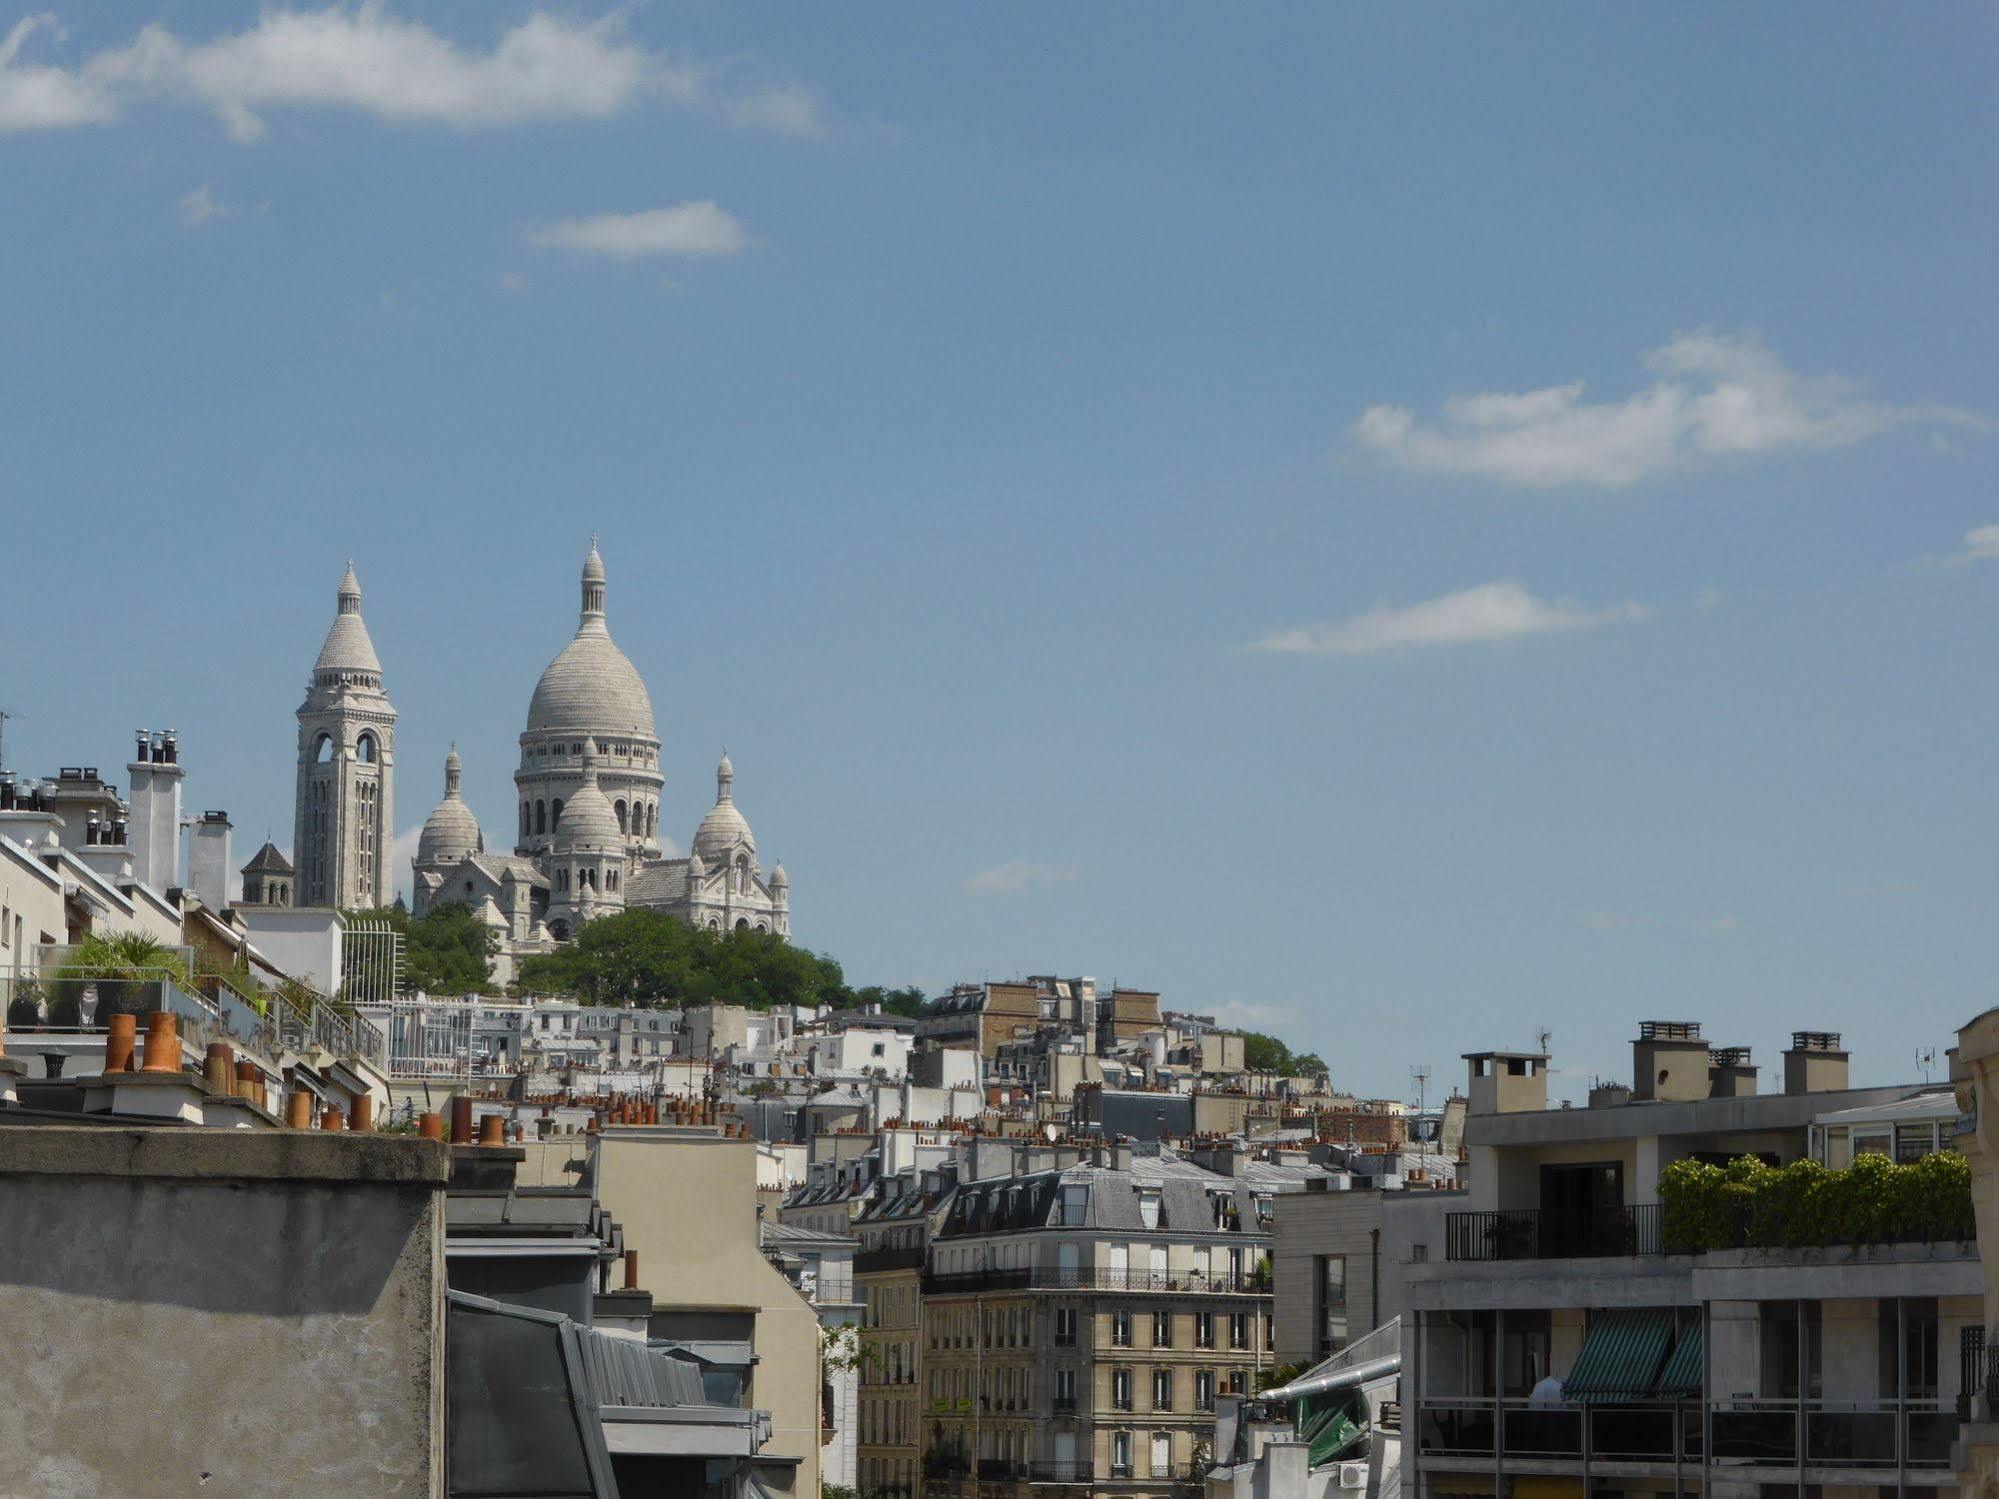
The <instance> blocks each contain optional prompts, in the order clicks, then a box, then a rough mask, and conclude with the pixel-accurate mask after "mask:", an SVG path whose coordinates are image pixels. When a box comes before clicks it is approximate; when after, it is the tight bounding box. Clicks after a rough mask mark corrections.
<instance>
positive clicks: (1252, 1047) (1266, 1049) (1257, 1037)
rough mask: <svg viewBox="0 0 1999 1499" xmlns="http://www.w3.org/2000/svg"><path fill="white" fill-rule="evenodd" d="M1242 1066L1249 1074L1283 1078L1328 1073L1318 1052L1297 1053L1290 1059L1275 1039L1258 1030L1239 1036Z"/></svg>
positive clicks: (1288, 1054)
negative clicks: (1260, 1073) (1267, 1074)
mask: <svg viewBox="0 0 1999 1499" xmlns="http://www.w3.org/2000/svg"><path fill="white" fill-rule="evenodd" d="M1242 1064H1243V1066H1245V1067H1247V1068H1248V1069H1249V1070H1250V1071H1251V1072H1275V1073H1278V1074H1280V1075H1282V1076H1284V1077H1323V1076H1326V1075H1328V1074H1329V1073H1330V1072H1331V1069H1330V1068H1329V1067H1327V1066H1326V1064H1325V1063H1324V1062H1322V1061H1321V1060H1319V1056H1318V1053H1316V1052H1310V1051H1301V1052H1299V1053H1298V1054H1297V1055H1295V1056H1294V1055H1293V1054H1292V1052H1291V1048H1290V1047H1288V1046H1286V1045H1285V1044H1284V1043H1283V1042H1282V1041H1280V1040H1278V1039H1277V1037H1275V1036H1266V1035H1265V1034H1263V1032H1261V1031H1244V1032H1243V1033H1242Z"/></svg>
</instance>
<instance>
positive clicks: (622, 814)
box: [615, 800, 631, 833]
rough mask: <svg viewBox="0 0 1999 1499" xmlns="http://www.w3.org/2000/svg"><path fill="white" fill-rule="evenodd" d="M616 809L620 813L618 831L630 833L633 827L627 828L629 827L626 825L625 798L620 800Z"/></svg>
mask: <svg viewBox="0 0 1999 1499" xmlns="http://www.w3.org/2000/svg"><path fill="white" fill-rule="evenodd" d="M615 810H616V812H617V814H618V831H619V832H621V833H628V832H630V831H631V829H630V828H627V827H626V826H625V804H624V802H623V800H620V801H619V802H618V804H617V807H616V808H615Z"/></svg>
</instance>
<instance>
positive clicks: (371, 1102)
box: [349, 1093, 375, 1130]
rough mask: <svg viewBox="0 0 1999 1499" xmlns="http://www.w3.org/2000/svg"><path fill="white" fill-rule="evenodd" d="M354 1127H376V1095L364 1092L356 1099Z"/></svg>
mask: <svg viewBox="0 0 1999 1499" xmlns="http://www.w3.org/2000/svg"><path fill="white" fill-rule="evenodd" d="M349 1127H350V1128H352V1129H360V1130H371V1129H373V1128H374V1127H375V1096H374V1095H373V1094H372V1093H363V1094H361V1095H360V1096H359V1097H358V1098H356V1099H355V1100H354V1118H353V1123H352V1124H351V1125H350V1126H349Z"/></svg>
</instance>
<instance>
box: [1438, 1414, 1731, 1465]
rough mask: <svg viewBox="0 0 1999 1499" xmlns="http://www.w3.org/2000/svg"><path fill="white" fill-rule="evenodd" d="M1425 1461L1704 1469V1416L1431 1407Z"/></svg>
mask: <svg viewBox="0 0 1999 1499" xmlns="http://www.w3.org/2000/svg"><path fill="white" fill-rule="evenodd" d="M1416 1440H1417V1450H1418V1451H1419V1452H1421V1453H1422V1455H1423V1456H1425V1457H1484V1458H1494V1459H1497V1458H1498V1457H1499V1456H1501V1455H1502V1454H1503V1455H1504V1456H1505V1457H1507V1458H1521V1459H1532V1460H1535V1461H1541V1462H1546V1461H1554V1462H1584V1461H1597V1462H1638V1463H1644V1462H1657V1463H1674V1462H1699V1461H1700V1455H1701V1409H1700V1406H1699V1405H1698V1404H1696V1403H1694V1402H1692V1401H1672V1400H1655V1401H1632V1402H1627V1403H1620V1404H1616V1405H1609V1404H1605V1405H1565V1406H1561V1407H1558V1408H1556V1409H1552V1410H1537V1409H1535V1408H1533V1407H1532V1406H1530V1405H1529V1404H1528V1402H1527V1401H1525V1400H1491V1399H1485V1400H1469V1399H1467V1400H1426V1401H1424V1402H1423V1404H1422V1405H1421V1407H1420V1408H1419V1412H1418V1425H1417V1437H1416Z"/></svg>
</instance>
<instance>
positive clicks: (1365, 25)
mask: <svg viewBox="0 0 1999 1499" xmlns="http://www.w3.org/2000/svg"><path fill="white" fill-rule="evenodd" d="M0 38H4V42H0V215H4V222H5V225H6V232H5V233H4V234H0V276H4V281H5V284H6V286H7V287H8V289H9V292H10V295H9V296H8V299H7V309H6V313H5V317H4V321H3V322H0V348H4V352H5V357H4V358H0V411H4V412H5V413H6V422H7V435H8V439H9V440H8V442H7V461H6V463H5V464H4V465H0V510H4V531H5V540H4V542H0V556H4V558H5V562H6V566H5V569H4V572H5V576H6V578H7V580H8V586H6V587H4V588H0V646H4V649H0V660H4V661H5V662H6V663H7V665H6V667H5V669H4V673H0V707H6V708H8V709H11V710H13V711H14V712H16V713H18V714H19V715H21V716H20V717H19V718H18V719H16V720H15V721H13V722H11V723H10V724H9V726H8V760H9V763H11V764H14V765H16V766H18V767H20V768H22V769H25V770H30V771H35V772H39V773H48V772H49V771H52V770H53V768H54V767H55V766H56V765H58V764H73V763H79V762H94V763H107V764H109V763H119V762H121V761H122V758H123V756H124V754H125V752H126V750H125V746H126V745H127V743H128V731H129V729H130V728H131V727H132V726H133V725H136V724H162V725H163V724H173V725H175V726H177V727H179V728H180V729H181V731H182V734H183V737H184V741H185V744H186V757H187V759H188V761H189V762H190V765H191V767H192V773H191V776H190V788H189V790H190V800H191V801H192V802H193V803H194V804H195V806H196V807H197V808H199V807H207V806H222V807H226V808H227V809H228V810H229V811H230V812H231V813H232V814H233V815H234V818H235V820H236V823H237V827H238V835H237V836H238V840H239V844H240V845H241V852H242V854H243V855H244V857H247V856H248V854H249V852H250V851H251V850H252V849H254V847H255V846H256V843H257V841H258V840H259V839H260V838H261V836H262V835H263V833H264V831H265V829H266V828H267V827H268V828H270V829H271V830H273V831H274V833H275V834H276V836H277V838H278V841H279V842H280V843H281V844H284V843H288V841H289V828H290V823H291V805H290V798H291V754H292V744H293V741H292V733H293V726H292V719H291V713H292V710H293V709H294V708H295V707H296V705H297V702H298V699H299V696H300V692H301V688H302V684H303V681H304V678H305V674H306V671H307V669H308V667H309V666H310V664H311V660H312V657H313V654H314V653H315V651H316V650H317V648H318V645H319V641H320V639H321V637H322V635H323V634H324V631H325V628H326V625H327V622H328V620H329V619H330V617H331V614H332V610H333V591H334V584H335V582H336V581H337V579H338V577H339V575H340V570H341V566H342V564H343V562H344V561H345V560H346V559H347V558H348V557H349V556H350V555H351V556H352V557H353V558H354V560H355V564H356V567H357V570H358V572H359V574H360V577H361V581H362V585H363V588H364V589H365V591H366V599H365V605H364V607H365V612H366V616H367V619H368V622H369V625H370V628H371V630H372V631H373V634H374V638H375V641H376V644H377V646H378V648H379V650H380V652H381V654H382V657H383V661H384V666H385V670H386V673H387V679H388V686H389V690H390V693H391V695H392V696H393V698H394V700H395V702H396V704H397V706H398V708H399V709H400V711H401V714H402V721H401V725H400V728H399V734H398V746H397V748H398V755H397V765H398V772H399V783H398V802H399V806H398V821H399V823H402V824H404V825H406V827H407V828H409V829H414V828H415V827H416V826H418V825H420V823H421V821H422V819H423V817H424V815H425V814H426V813H427V811H428V809H429V807H430V805H431V804H432V803H433V802H434V800H435V797H436V795H437V792H438V790H439V787H440V784H441V768H440V767H441V761H442V757H443V754H444V751H445V747H446V745H447V743H448V742H449V741H450V740H452V739H454V738H455V739H456V740H457V741H458V744H459V747H460V750H461V753H462V754H463V755H464V758H465V775H466V787H467V793H468V796H469V798H470V799H471V801H472V803H473V805H474V807H475V809H476V810H477V811H478V812H479V813H480V814H481V817H482V819H483V820H484V822H485V824H486V826H487V828H488V831H489V836H490V837H492V838H493V839H494V840H495V841H498V840H500V839H501V838H503V837H504V835H505V829H506V828H507V827H508V826H509V823H510V815H511V814H510V808H511V805H512V800H511V786H510V781H509V776H510V774H511V771H512V767H513V748H514V736H515V735H516V734H517V733H518V732H519V728H520V725H521V720H522V718H523V716H524V713H525V709H526V703H527V698H528V695H529V692H530V691H531V690H532V687H533V685H534V681H535V678H536V676H537V675H538V674H539V672H540V670H541V668H542V666H543V665H544V664H545V663H546V661H547V660H548V658H549V657H550V656H552V655H553V654H554V653H555V651H556V650H557V649H559V647H560V646H561V645H562V644H563V642H564V641H565V640H566V639H567V638H568V636H569V634H570V632H571V630H572V629H573V627H574V619H575V607H576V587H575V580H576V570H577V567H578V564H579V562H580V560H581V557H582V554H583V551H584V548H585V546H586V543H587V538H588V536H589V534H590V533H591V532H593V531H595V532H599V533H601V535H602V538H603V546H604V551H605V557H606V561H607V565H608V567H609V570H610V578H611V594H610V616H611V625H612V629H613V632H614V633H615V635H616V636H617V638H618V640H619V642H620V643H621V645H623V647H624V648H625V649H626V651H627V652H628V653H629V654H630V655H631V657H632V658H633V660H634V661H635V662H636V663H637V664H638V666H639V668H640V670H641V671H642V672H643V673H644V674H645V676H646V678H647V680H648V682H649V684H650V687H651V691H652V695H653V699H654V704H655V708H656V711H657V714H658V717H659V720H660V724H661V731H662V736H663V738H664V741H665V753H666V759H667V771H668V784H667V792H666V798H665V805H664V813H665V816H664V817H663V819H662V820H663V822H664V823H665V824H666V825H667V827H666V830H667V831H669V832H670V833H671V834H672V836H673V837H674V838H675V839H676V840H678V841H679V842H681V843H683V844H684V842H685V841H686V839H687V838H688V837H689V836H690V834H691V832H692V829H693V826H694V824H695V822H696V821H697V820H698V819H699V817H700V815H701V813H702V811H703V810H705V808H706V806H707V805H708V803H709V801H710V800H711V798H712V795H713V782H712V779H711V777H712V767H713V764H714V761H715V758H716V755H717V752H718V750H719V749H720V747H721V746H722V745H723V744H725V743H726V744H727V745H728V747H729V750H730V753H731V755H732V757H733V759H734V762H735V766H736V771H737V783H736V787H737V793H738V800H739V802H740V803H741V804H742V806H743V807H744V809H745V811H746V812H747V814H748V815H749V817H750V819H751V820H752V822H753V824H754V825H755V828H756V831H757V836H758V843H759V847H760V849H761V850H762V852H763V853H764V855H765V857H766V859H767V860H768V859H770V858H772V857H773V856H777V857H782V858H783V860H784V862H785V864H786V867H787V869H788V870H789V872H790V874H791V876H792V880H793V894H794V907H795V920H796V926H797V932H798V936H799V938H800V940H802V941H804V942H806V943H808V944H809V945H812V946H814V947H818V948H821V949H824V950H827V951H830V952H832V953H833V954H835V955H836V956H838V957H839V958H840V959H841V960H842V961H843V963H845V965H846V967H847V970H848V972H849V974H850V976H851V977H852V978H853V979H854V980H855V981H857V982H867V981H881V982H887V983H905V982H915V983H920V984H923V985H925V986H927V987H941V986H943V985H945V984H947V983H949V982H951V981H952V980H955V979H960V978H978V977H981V976H993V977H1003V976H1009V975H1012V974H1014V973H1016V972H1035V971H1047V970H1051V969H1052V970H1059V971H1062V972H1067V973H1076V972H1087V973H1092V974H1095V975H1096V976H1097V977H1098V978H1100V979H1102V980H1106V981H1108V980H1111V979H1118V980H1122V981H1123V982H1126V983H1130V984H1142V985H1147V986H1153V987H1158V988H1160V989H1162V990H1163V991H1164V992H1165V994H1166V996H1167V1000H1168V1002H1169V1003H1171V1004H1175V1005H1179V1006H1183V1007H1187V1008H1194V1009H1199V1010H1210V1011H1219V1012H1221V1013H1222V1014H1223V1015H1225V1016H1228V1017H1231V1018H1234V1019H1237V1020H1245V1021H1249V1022H1252V1023H1257V1024H1261V1025H1262V1026H1264V1027H1265V1028H1268V1029H1273V1030H1277V1031H1279V1032H1280V1033H1282V1034H1284V1035H1285V1036H1286V1037H1288V1038H1289V1039H1291V1040H1292V1041H1293V1042H1294V1043H1297V1044H1301V1045H1306V1046H1311V1047H1315V1048H1317V1049H1319V1050H1320V1051H1321V1052H1322V1053H1323V1054H1324V1055H1325V1056H1326V1057H1327V1059H1328V1060H1329V1061H1330V1062H1331V1063H1332V1065H1333V1068H1334V1072H1335V1076H1336V1078H1337V1079H1338V1081H1340V1082H1341V1083H1342V1084H1344V1085H1346V1086H1349V1087H1353V1088H1357V1089H1359V1090H1361V1091H1363V1092H1367V1093H1377V1094H1393V1095H1399V1094H1403V1093H1405V1092H1406V1091H1407V1088H1408V1069H1409V1068H1410V1067H1411V1066H1413V1065H1416V1064H1418V1063H1427V1064H1429V1065H1431V1066H1433V1067H1434V1068H1435V1069H1436V1076H1437V1079H1438V1083H1437V1084H1433V1089H1434V1088H1435V1087H1437V1086H1441V1085H1442V1084H1444V1083H1448V1082H1450V1081H1452V1080H1455V1079H1456V1078H1457V1077H1458V1075H1459V1067H1460V1064H1459V1063H1458V1062H1457V1060H1456V1056H1457V1053H1459V1052H1461V1051H1465V1050H1469V1049H1473V1048H1476V1047H1489V1046H1501V1045H1518V1044H1523V1043H1527V1042H1531V1041H1532V1040H1533V1038H1534V1036H1535V1034H1536V1032H1537V1031H1538V1030H1540V1029H1541V1028H1543V1027H1547V1028H1549V1029H1551V1030H1552V1031H1553V1032H1554V1043H1553V1044H1554V1049H1555V1052H1556V1054H1557V1065H1558V1066H1559V1067H1560V1068H1562V1069H1564V1070H1563V1071H1562V1072H1561V1073H1560V1074H1559V1075H1558V1076H1557V1078H1556V1081H1555V1091H1556V1093H1557V1094H1558V1095H1561V1094H1563V1093H1571V1094H1575V1095H1577V1096H1579V1095H1580V1092H1581V1090H1582V1089H1583V1088H1584V1087H1586V1086H1587V1082H1588V1079H1589V1077H1590V1076H1591V1075H1592V1074H1595V1073H1602V1074H1606V1075H1615V1076H1623V1075H1625V1074H1626V1073H1627V1072H1628V1051H1627V1048H1626V1046H1625V1043H1626V1042H1627V1041H1628V1039H1629V1037H1630V1036H1631V1035H1632V1034H1634V1031H1633V1026H1634V1025H1635V1023H1636V1021H1638V1020H1639V1019H1641V1018H1648V1017H1659V1018H1695V1019H1702V1020H1705V1021H1706V1022H1707V1024H1708V1031H1709V1034H1710V1035H1712V1036H1714V1037H1715V1039H1716V1040H1717V1041H1720V1042H1725V1043H1735V1044H1749V1045H1753V1046H1755V1047H1757V1048H1758V1050H1759V1060H1761V1061H1762V1062H1763V1063H1764V1065H1765V1067H1766V1079H1767V1078H1768V1077H1769V1076H1770V1074H1771V1072H1773V1071H1774V1069H1775V1067H1776V1063H1777V1057H1776V1053H1777V1051H1778V1050H1779V1049H1780V1047H1781V1045H1782V1043H1783V1040H1784V1038H1785V1036H1786V1035H1787V1033H1788V1032H1789V1031H1790V1030H1791V1029H1793V1028H1807V1027H1809V1028H1830V1029H1838V1030H1841V1031H1843V1032H1845V1034H1846V1036H1847V1038H1848V1041H1849V1044H1850V1045H1851V1046H1852V1047H1853V1049H1854V1051H1855V1065H1856V1073H1857V1075H1858V1076H1860V1077H1863V1078H1867V1079H1874V1080H1888V1079H1893V1078H1901V1077H1906V1076H1911V1075H1915V1072H1916V1064H1915V1053H1916V1050H1917V1049H1918V1048H1919V1047H1921V1046H1925V1045H1938V1046H1941V1045H1943V1044H1944V1043H1945V1042H1946V1041H1947V1040H1948V1038H1949V1033H1950V1031H1951V1030H1952V1029H1953V1028H1954V1027H1955V1026H1956V1025H1957V1024H1958V1023H1960V1022H1961V1021H1962V1020H1963V1019H1965V1018H1966V1017H1968V1016H1969V1015H1970V1014H1972V1013H1974V1012H1976V1011H1978V1010H1980V1009H1982V1008H1984V1007H1985V1006H1986V1005H1987V1004H1988V1003H1989V1002H1990V1001H1991V1000H1992V998H1993V994H1992V985H1991V975H1992V974H1993V972H1994V969H1995V958H1999V940H1996V935H1999V934H1995V925H1994V920H1993V915H1994V912H1995V909H1999V882H1995V870H1994V861H1993V848H1994V839H1993V837H1992V833H1993V830H1994V828H1995V827H1999V783H1995V780H1994V778H1993V776H1992V775H1991V773H1990V760H1991V747H1992V746H1993V744H1994V743H1995V742H1999V713H1995V711H1994V694H1993V693H1992V692H1991V691H1989V690H1988V689H1987V686H1986V680H1985V675H1984V672H1983V670H1982V669H1981V670H1974V669H1973V668H1974V667H1975V666H1976V665H1977V663H1979V662H1981V661H1989V660H1990V659H1991V658H1992V655H1993V651H1994V647H1995V644H1999V530H1995V531H1991V532H1983V533H1981V531H1980V528H1982V527H1986V526H1999V496H1996V495H1995V494H1994V493H1993V478H1994V473H1995V454H1999V432H1995V431H1994V430H1993V426H1992V422H1993V418H1994V417H1995V416H1999V374H1995V365H1994V361H1993V359H1992V350H1993V349H1994V348H1996V347H1999V305H1996V304H1995V299H1994V298H1993V296H1992V295H1991V291H1990V281H1991V263H1992V255H1991V252H1992V246H1993V243H1994V229H1995V223H1994V218H1995V209H1994V201H1993V195H1992V193H1991V191H1990V183H1991V169H1992V162H1993V161H1994V159H1995V146H1999V140H1995V136H1999V128H1996V127H1999V115H1996V114H1995V94H1994V90H1993V88H1992V79H1993V77H1994V75H1995V64H1999V47H1996V46H1995V21H1994V18H1993V13H1992V11H1991V10H1990V9H1989V8H1985V7H1935V8H1923V9H1917V10H1902V11H1894V12H1890V11H1886V10H1882V9H1880V8H1878V7H1857V6H1856V7H1845V6H1836V5H1827V6H1819V7H1814V8H1813V9H1812V11H1811V13H1810V17H1809V22H1808V23H1807V21H1806V18H1805V16H1804V14H1803V13H1802V12H1800V11H1799V10H1797V9H1796V8H1792V7H1761V8H1750V9H1748V10H1743V9H1740V8H1736V7H1725V6H1705V7H1703V6H1694V7H1685V6H1676V7H1665V6H1657V7H1614V8H1598V9H1588V8H1581V7H1573V8H1566V9H1560V10H1551V9H1540V10H1535V11H1529V12H1521V11H1519V10H1518V9H1517V8H1508V7H1487V8H1471V7H1461V8H1454V9H1451V10H1449V11H1440V10H1435V9H1428V10H1426V9H1422V8H1389V7H1369V8H1362V7H1339V8H1335V7H1308V6H1295V7H1267V6H1226V7H1222V6H1217V7H1209V8H1207V9H1205V10H1196V9H1191V8H1181V9H1179V10H1176V11H1174V12H1172V13H1170V14H1169V13H1168V12H1166V11H1162V10H1160V9H1159V8H1157V7H1152V6H1140V5H1105V6H1096V7H1087V8H1082V7H1054V6H1044V7H984V8H972V7H939V6H910V7H900V6H889V5H881V6H870V7H867V8H864V9H858V10H857V9H854V8H850V7H838V8H836V7H802V6H801V7H790V8H778V7H767V6H746V5H730V6H724V5H720V4H688V5H668V4H658V3H653V4H638V5H632V6H625V7H621V8H619V9H617V10H615V11H612V10H609V9H607V8H600V7H595V6H591V5H588V4H584V5H577V6H560V7H557V8H553V9H547V10H543V9H538V8H535V7H533V6H529V5H521V4H512V3H501V4H487V3H471V0H466V3H458V4H420V3H415V0H405V3H402V4H398V5H395V6H382V7H371V8H344V9H334V10H323V9H314V8H310V7H306V8H299V9H291V10H287V9H282V8H268V9H259V8H257V7H255V6H252V5H248V4H195V3H191V0H166V3H162V4H160V5H159V6H158V8H157V9H155V10H151V11H148V10H145V9H143V8H141V7H135V6H131V5H125V4H120V5H111V4H103V3H98V4H69V5H64V6H63V7H62V8H61V9H60V10H59V11H58V12H57V13H56V14H55V15H53V16H52V17H50V16H45V15H43V14H42V13H41V12H38V11H37V12H30V11H19V12H15V13H6V14H0ZM405 877H406V875H405Z"/></svg>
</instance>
